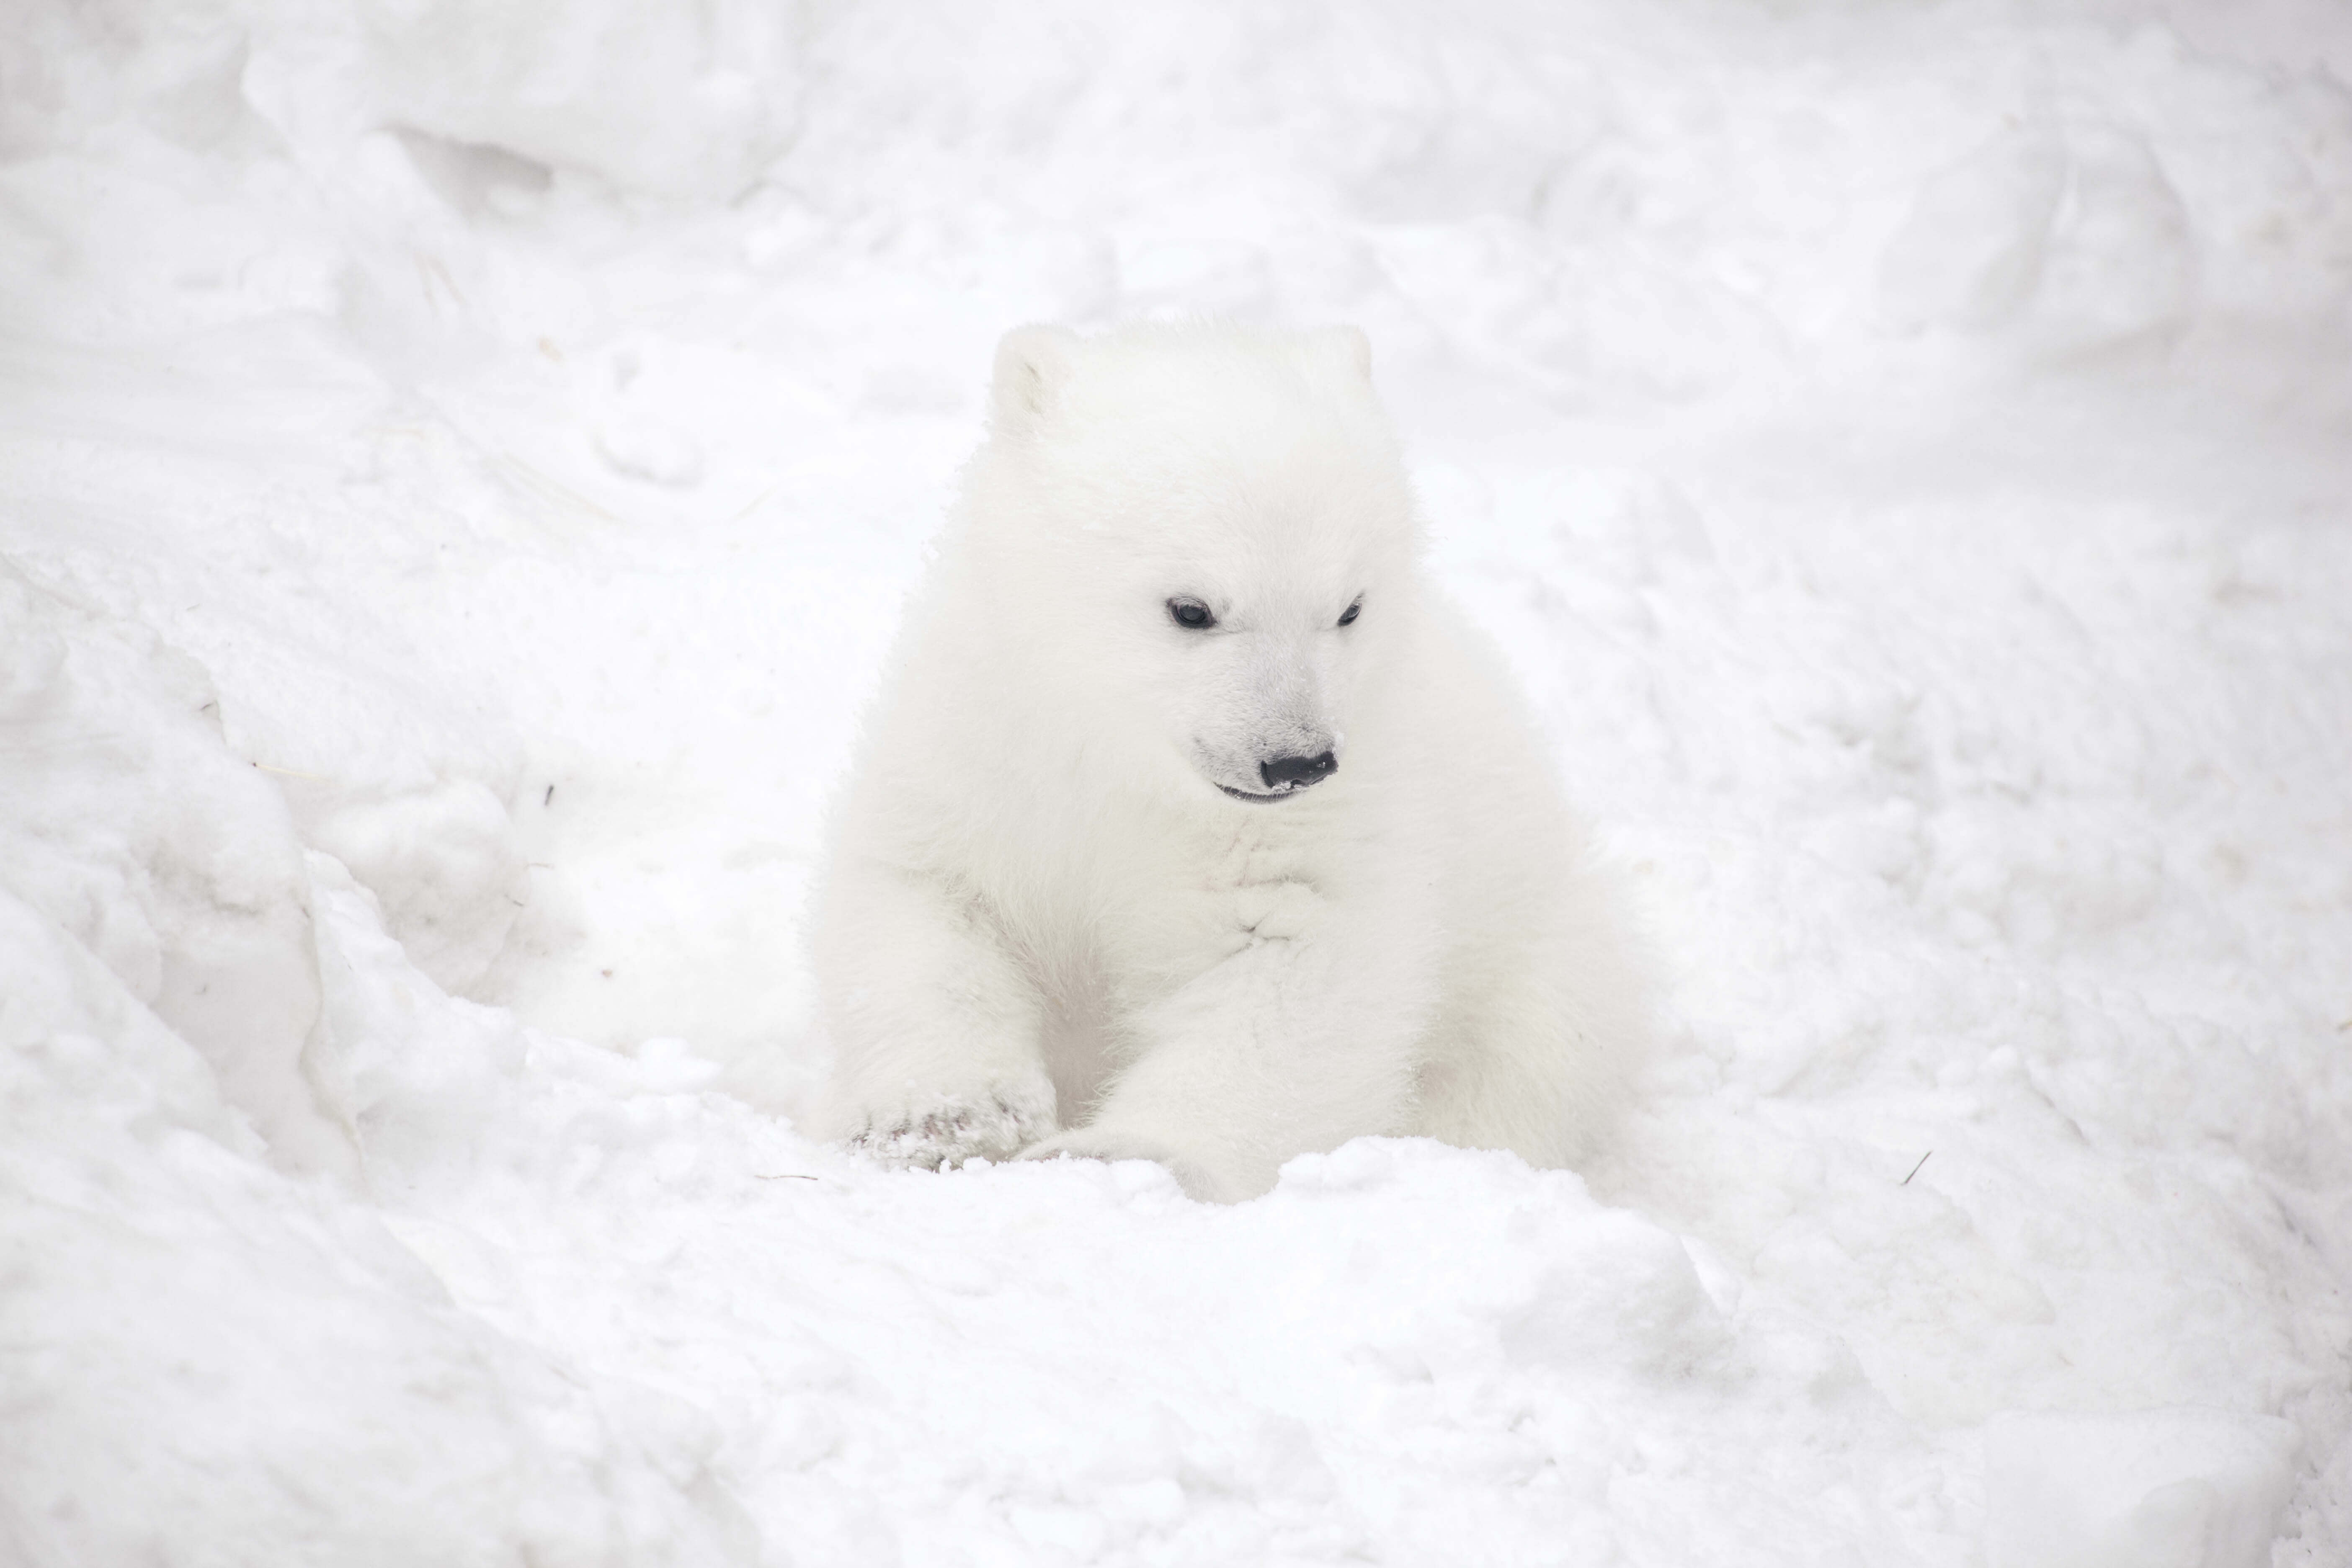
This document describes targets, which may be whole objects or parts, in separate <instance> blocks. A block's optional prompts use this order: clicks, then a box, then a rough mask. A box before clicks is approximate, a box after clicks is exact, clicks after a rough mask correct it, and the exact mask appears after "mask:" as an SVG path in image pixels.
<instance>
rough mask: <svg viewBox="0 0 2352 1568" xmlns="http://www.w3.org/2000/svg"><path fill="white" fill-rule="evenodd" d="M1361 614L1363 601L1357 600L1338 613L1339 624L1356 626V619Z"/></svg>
mask: <svg viewBox="0 0 2352 1568" xmlns="http://www.w3.org/2000/svg"><path fill="white" fill-rule="evenodd" d="M1363 613H1364V601H1363V600H1361V599H1359V600H1357V601H1356V602H1355V603H1354V604H1352V605H1349V606H1348V607H1347V608H1346V609H1344V610H1342V611H1340V612H1339V624H1340V625H1341V626H1353V625H1355V624H1356V617H1357V616H1360V615H1362V614H1363Z"/></svg>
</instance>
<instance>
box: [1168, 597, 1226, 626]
mask: <svg viewBox="0 0 2352 1568" xmlns="http://www.w3.org/2000/svg"><path fill="white" fill-rule="evenodd" d="M1168 618H1169V619H1170V620H1171V621H1174V622H1175V623H1176V624H1177V625H1178V626H1182V627H1183V628H1184V629H1185V630H1186V631H1188V632H1198V631H1206V630H1207V629H1208V628H1209V627H1211V626H1215V625H1216V624H1217V617H1216V616H1214V615H1213V613H1211V611H1210V609H1209V606H1208V605H1204V604H1202V603H1201V601H1200V600H1198V599H1185V598H1179V599H1171V600H1169V601H1168Z"/></svg>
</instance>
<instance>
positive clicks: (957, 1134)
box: [847, 1082, 1054, 1171]
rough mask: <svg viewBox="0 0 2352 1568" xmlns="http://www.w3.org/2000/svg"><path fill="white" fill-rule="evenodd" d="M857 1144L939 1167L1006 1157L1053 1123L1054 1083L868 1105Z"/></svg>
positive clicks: (898, 1160) (880, 1154)
mask: <svg viewBox="0 0 2352 1568" xmlns="http://www.w3.org/2000/svg"><path fill="white" fill-rule="evenodd" d="M863 1121H864V1125H863V1126H862V1127H861V1128H860V1130H859V1131H856V1132H853V1133H851V1134H850V1136H849V1138H848V1140H847V1142H848V1144H849V1146H850V1147H851V1148H852V1149H855V1150H857V1151H859V1152H862V1153H866V1154H870V1155H872V1156H873V1157H874V1158H875V1159H877V1160H879V1161H881V1162H882V1163H884V1164H886V1165H895V1166H898V1167H901V1168H919V1169H921V1170H926V1171H936V1170H939V1169H940V1168H941V1167H942V1166H949V1165H961V1164H962V1163H964V1162H965V1161H966V1160H978V1159H990V1160H1002V1159H1004V1158H1006V1157H1007V1156H1009V1155H1011V1154H1012V1153H1013V1152H1014V1151H1016V1150H1018V1149H1019V1148H1020V1147H1021V1146H1022V1145H1023V1144H1024V1143H1027V1142H1031V1141H1032V1140H1034V1139H1035V1138H1036V1137H1037V1135H1038V1134H1039V1133H1041V1132H1045V1131H1051V1130H1052V1128H1053V1125H1054V1089H1053V1086H1052V1085H1051V1084H1049V1083H1044V1082H1039V1083H1034V1084H1020V1083H1003V1084H993V1085H991V1086H989V1087H988V1088H985V1089H980V1090H977V1091H976V1092H974V1093H971V1094H969V1095H963V1096H955V1097H949V1096H941V1097H940V1098H938V1099H936V1100H927V1101H924V1102H922V1103H920V1104H916V1105H899V1106H895V1107H888V1108H877V1109H875V1110H869V1111H868V1112H867V1113H866V1116H865V1117H864V1118H863Z"/></svg>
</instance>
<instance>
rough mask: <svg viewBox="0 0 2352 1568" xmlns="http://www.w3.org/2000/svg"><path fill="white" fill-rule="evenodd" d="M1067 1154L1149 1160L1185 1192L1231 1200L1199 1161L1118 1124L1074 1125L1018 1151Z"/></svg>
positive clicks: (1033, 1155) (1035, 1155)
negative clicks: (1100, 1125) (1126, 1129)
mask: <svg viewBox="0 0 2352 1568" xmlns="http://www.w3.org/2000/svg"><path fill="white" fill-rule="evenodd" d="M1064 1155H1068V1156H1069V1157H1070V1158H1072V1159H1076V1160H1108V1161H1114V1162H1116V1161H1119V1160H1150V1161H1151V1162H1152V1163H1154V1164H1159V1165H1165V1166H1166V1167H1168V1169H1169V1171H1170V1172H1171V1173H1173V1174H1174V1175H1175V1177H1176V1184H1177V1185H1179V1186H1181V1187H1182V1188H1183V1189H1184V1192H1185V1194H1186V1195H1187V1196H1190V1197H1195V1198H1205V1199H1210V1200H1212V1201H1214V1202H1218V1203H1230V1202H1232V1201H1233V1200H1232V1198H1231V1197H1229V1196H1228V1195H1227V1194H1226V1193H1225V1190H1224V1189H1225V1184H1224V1183H1222V1182H1220V1181H1218V1180H1217V1179H1216V1178H1215V1176H1214V1175H1213V1173H1210V1172H1209V1171H1208V1170H1207V1169H1206V1168H1205V1167H1204V1166H1202V1164H1201V1163H1199V1162H1197V1161H1194V1160H1191V1159H1187V1158H1186V1157H1185V1156H1183V1155H1182V1154H1180V1153H1179V1152H1177V1151H1176V1150H1175V1149H1174V1148H1173V1147H1171V1145H1169V1144H1166V1143H1162V1142H1159V1141H1157V1140H1155V1139H1152V1138H1150V1137H1148V1136H1139V1135H1136V1134H1133V1133H1129V1132H1123V1131H1119V1130H1118V1129H1117V1128H1110V1127H1074V1128H1072V1129H1071V1130H1070V1131H1067V1132H1056V1133H1055V1134H1054V1135H1053V1136H1052V1137H1050V1138H1041V1139H1039V1140H1038V1141H1037V1142H1034V1143H1032V1144H1030V1145H1029V1147H1027V1148H1026V1149H1024V1150H1022V1151H1021V1158H1023V1159H1024V1160H1055V1159H1059V1158H1061V1157H1062V1156H1064Z"/></svg>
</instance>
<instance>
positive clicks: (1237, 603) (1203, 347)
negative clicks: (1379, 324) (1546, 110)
mask: <svg viewBox="0 0 2352 1568" xmlns="http://www.w3.org/2000/svg"><path fill="white" fill-rule="evenodd" d="M1419 553H1420V526H1419V523H1418V521H1417V518H1416V512H1415V508H1414V504H1413V501H1412V495H1411V492H1410V489H1409V487H1408V485H1407V482H1406V479H1405V475H1404V470H1403V467H1402V461H1401V458H1400V456H1399V453H1398V450H1397V447H1396V443H1395V440H1394V437H1392V435H1391V432H1390V429H1389V426H1388V424H1387V421H1386V418H1385V416H1383V415H1382V413H1381V409H1380V407H1379V405H1378V403H1377V401H1376V400H1375V398H1374V395H1373V393H1372V388H1371V381H1370V357H1369V351H1368V349H1367V347H1366V344H1365V342H1364V339H1363V336H1362V334H1361V333H1360V332H1357V331H1354V330H1353V329H1335V330H1330V331H1320V332H1310V333H1304V334H1276V333H1260V332H1253V331H1242V330H1238V329H1233V328H1226V327H1213V326H1187V327H1169V326H1150V327H1135V328H1129V329H1127V330H1124V331H1118V332H1115V333H1112V334H1108V335H1106V336H1102V337H1097V338H1091V339H1082V338H1079V337H1077V336H1076V335H1075V334H1072V333H1069V332H1066V331H1061V330H1059V329H1055V328H1024V329H1022V330H1021V331H1015V332H1013V333H1012V334H1010V335H1009V336H1008V337H1007V338H1006V339H1005V340H1004V342H1003V344H1002V345H1001V347H1000V348H999V350H998V353H997V363H996V377H995V387H994V393H993V412H992V420H991V428H990V433H989V438H988V440H987V442H986V443H985V444H984V445H983V446H982V448H981V449H980V451H979V453H978V454H977V455H976V456H975V457H974V458H973V459H972V461H971V466H970V468H968V470H967V471H966V474H965V479H964V487H963V494H962V498H961V503H960V505H959V506H958V508H957V510H956V511H955V513H954V515H953V517H952V519H951V521H950V526H949V528H948V529H947V531H946V532H945V535H944V537H943V538H942V539H941V541H940V547H939V553H938V557H937V560H936V563H934V565H933V567H932V569H931V571H930V574H929V579H928V581H927V582H926V583H925V584H924V586H923V588H922V590H921V592H920V593H919V595H918V597H917V599H916V600H915V602H914V604H913V605H912V606H911V608H910V610H909V613H908V620H907V624H906V626H905V628H904V630H903V631H902V633H901V636H900V640H899V643H898V648H897V651H896V653H895V656H894V658H893V662H892V666H891V668H890V670H889V673H888V676H887V683H886V688H885V690H884V692H883V694H882V697H881V699H880V701H879V704H878V707H877V710H875V712H874V714H873V715H872V718H871V721H870V723H869V726H868V730H867V732H866V737H865V741H864V744H863V749H862V752H861V755H860V756H859V758H858V761H857V763H856V772H855V776H854V778H853V780H852V783H851V784H850V786H849V790H848V793H847V795H846V796H845V799H844V800H843V801H842V803H841V805H840V806H839V808H838V810H837V812H836V816H835V822H834V842H833V846H832V853H831V858H830V863H829V867H828V870H827V873H826V876H825V879H824V883H823V885H822V888H821V889H820V893H819V901H818V906H817V915H816V921H815V926H814V942H815V947H814V959H815V966H816V973H817V978H818V981H819V984H820V988H821V994H822V1005H823V1009H824V1022H825V1026H826V1028H827V1030H828V1032H829V1034H830V1035H831V1037H832V1039H833V1041H834V1044H835V1049H836V1052H837V1068H836V1072H835V1080H834V1084H833V1090H832V1098H831V1104H830V1107H829V1110H828V1116H829V1120H830V1122H831V1125H830V1127H829V1128H828V1129H827V1131H829V1132H830V1134H831V1135H832V1136H835V1137H837V1138H843V1139H847V1140H849V1141H851V1142H854V1143H856V1144H857V1145H859V1146H861V1147H863V1148H865V1149H867V1150H869V1151H871V1152H874V1153H875V1154H877V1155H879V1156H881V1157H883V1158H885V1159H887V1160H890V1161H893V1162H896V1163H908V1164H920V1165H933V1166H935V1165H940V1164H949V1163H959V1162H961V1161H963V1160H966V1159H969V1158H971V1157H973V1156H979V1155H985V1156H988V1157H990V1158H992V1159H1001V1158H1003V1157H1006V1156H1009V1155H1013V1154H1016V1153H1018V1154H1022V1155H1024V1156H1027V1157H1032V1158H1035V1157H1044V1156H1049V1155H1054V1154H1062V1153H1070V1154H1079V1155H1089V1156H1097V1157H1103V1158H1129V1157H1142V1158H1148V1159H1154V1160H1159V1161H1161V1162H1164V1163H1166V1164H1168V1165H1169V1166H1171V1168H1172V1169H1173V1170H1174V1171H1175V1172H1176V1173H1177V1175H1178V1176H1179V1178H1180V1179H1181V1181H1182V1182H1183V1184H1184V1185H1185V1187H1186V1189H1187V1190H1188V1191H1190V1192H1192V1193H1193V1194H1196V1195H1200V1196H1205V1197H1213V1198H1220V1199H1227V1200H1231V1199H1236V1198H1241V1197H1246V1196H1250V1195H1253V1194H1258V1193H1261V1192H1264V1191H1265V1190H1266V1189H1267V1188H1268V1187H1270V1186H1271V1185H1272V1184H1273V1183H1274V1181H1275V1176H1276V1171H1277V1170H1278V1169H1279V1168H1280V1166H1281V1164H1282V1163H1283V1162H1284V1161H1285V1160H1286V1159H1288V1158H1289V1157H1291V1156H1292V1155H1295V1154H1298V1153H1301V1152H1307V1151H1311V1150H1328V1149H1331V1148H1335V1147H1337V1146H1338V1145H1339V1144H1340V1143H1341V1142H1345V1141H1346V1140H1348V1139H1349V1138H1352V1137H1355V1136H1358V1135H1360V1134H1364V1133H1394V1134H1415V1133H1418V1134H1426V1135H1429V1136H1432V1137H1435V1138H1440V1139H1444V1140H1445V1141H1446V1142H1453V1143H1457V1144H1462V1145H1465V1146H1470V1147H1478V1148H1495V1149H1509V1150H1515V1151H1517V1152H1518V1153H1519V1154H1521V1155H1523V1156H1524V1157H1525V1158H1526V1159H1528V1161H1529V1162H1530V1163H1536V1164H1539V1165H1558V1164H1563V1163H1569V1162H1570V1161H1571V1160H1573V1159H1575V1158H1576V1157H1577V1156H1578V1154H1579V1152H1580V1151H1581V1150H1583V1149H1584V1148H1586V1147H1588V1146H1589V1144H1590V1142H1591V1140H1592V1139H1593V1138H1594V1137H1595V1136H1596V1135H1597V1134H1598V1133H1599V1131H1601V1127H1602V1126H1603V1124H1604V1122H1605V1121H1606V1118H1607V1115H1608V1112H1609V1110H1610V1108H1611V1106H1612V1102H1613V1101H1614V1100H1615V1099H1616V1097H1617V1095H1618V1093H1619V1091H1620V1089H1621V1088H1622V1085H1623V1083H1624V1081H1625V1079H1626V1077H1627V1074H1628V1073H1629V1071H1630V1069H1631V1068H1632V1067H1633V1064H1634V1061H1635V1058H1636V1056H1637V1053H1638V1047H1639V1044H1640V1041H1641V1037H1642V1034H1643V1018H1642V1007H1641V986H1640V985H1639V984H1637V983H1636V981H1635V979H1634V973H1633V964H1632V963H1630V962H1629V955H1628V950H1627V944H1626V942H1625V941H1624V940H1623V937H1622V934H1621V931H1620V929H1619V926H1618V924H1617V921H1616V920H1615V918H1614V914H1613V901H1612V899H1611V897H1610V896H1609V893H1608V890H1607V885H1606V883H1605V882H1604V881H1602V880H1601V879H1599V878H1598V876H1597V874H1596V873H1595V871H1594V870H1593V869H1592V868H1591V867H1590V866H1589V865H1588V864H1587V860H1586V856H1585V853H1584V850H1583V847H1582V845H1581V843H1580V833H1579V830H1578V829H1577V827H1576V826H1575V825H1574V824H1573V823H1572V822H1571V820H1570V817H1569V816H1568V815H1567V814H1566V812H1565V811H1564V810H1563V808H1562V806H1561V805H1560V803H1559V797H1558V792H1557V789H1556V787H1555V785H1554V783H1553V780H1552V777H1551V773H1550V769H1549V766H1548V764H1547V763H1546V760H1545V758H1544V755H1543V752H1542V747H1541V744H1540V742H1538V739H1537V737H1536V735H1535V733H1534V731H1533V729H1532V726H1531V725H1530V723H1529V721H1528V718H1527V716H1526V714H1525V713H1524V712H1523V711H1522V710H1521V708H1520V705H1519V702H1518V700H1517V696H1516V693H1515V692H1514V691H1513V689H1512V688H1511V685H1510V682H1509V680H1508V679H1507V675H1506V674H1505V672H1504V670H1503V669H1502V668H1501V665H1500V662H1499V660H1498V659H1497V658H1496V655H1495V654H1494V652H1493V651H1492V650H1491V649H1490V647H1488V646H1487V644H1486V641H1485V639H1484V638H1483V637H1479V636H1478V635H1476V634H1475V632H1474V630H1473V629H1472V628H1471V627H1470V626H1467V625H1466V624H1465V622H1464V620H1463V618H1462V617H1461V616H1460V615H1459V613H1458V612H1457V611H1456V610H1455V609H1454V607H1453V606H1452V605H1449V604H1447V603H1446V602H1445V601H1444V599H1443V598H1442V597H1441V596H1440V595H1438V593H1437V592H1436V590H1435V589H1434V587H1433V585H1432V584H1430V583H1429V582H1428V580H1427V578H1426V576H1425V574H1424V573H1423V570H1422V568H1421V565H1420V562H1419ZM1351 607H1353V608H1354V609H1355V610H1356V614H1355V615H1354V616H1352V617H1350V616H1349V614H1348V612H1349V609H1350V608H1351ZM1187 618H1190V619H1192V620H1193V621H1195V622H1200V621H1202V620H1205V622H1206V624H1195V625H1187V624H1185V620H1186V619H1187ZM1343 620H1344V621H1345V624H1343ZM1285 759H1292V761H1289V762H1286V761H1285ZM1298 759H1319V760H1318V761H1317V762H1315V763H1313V764H1312V768H1322V767H1333V766H1334V764H1336V766H1335V768H1334V771H1330V772H1328V776H1323V777H1321V778H1320V779H1319V780H1309V779H1305V778H1301V777H1298V776H1292V775H1296V774H1297V773H1300V772H1302V771H1309V772H1311V771H1312V768H1309V767H1308V766H1307V764H1305V763H1300V762H1299V761H1297V760H1298ZM1286 770H1287V773H1286Z"/></svg>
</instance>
